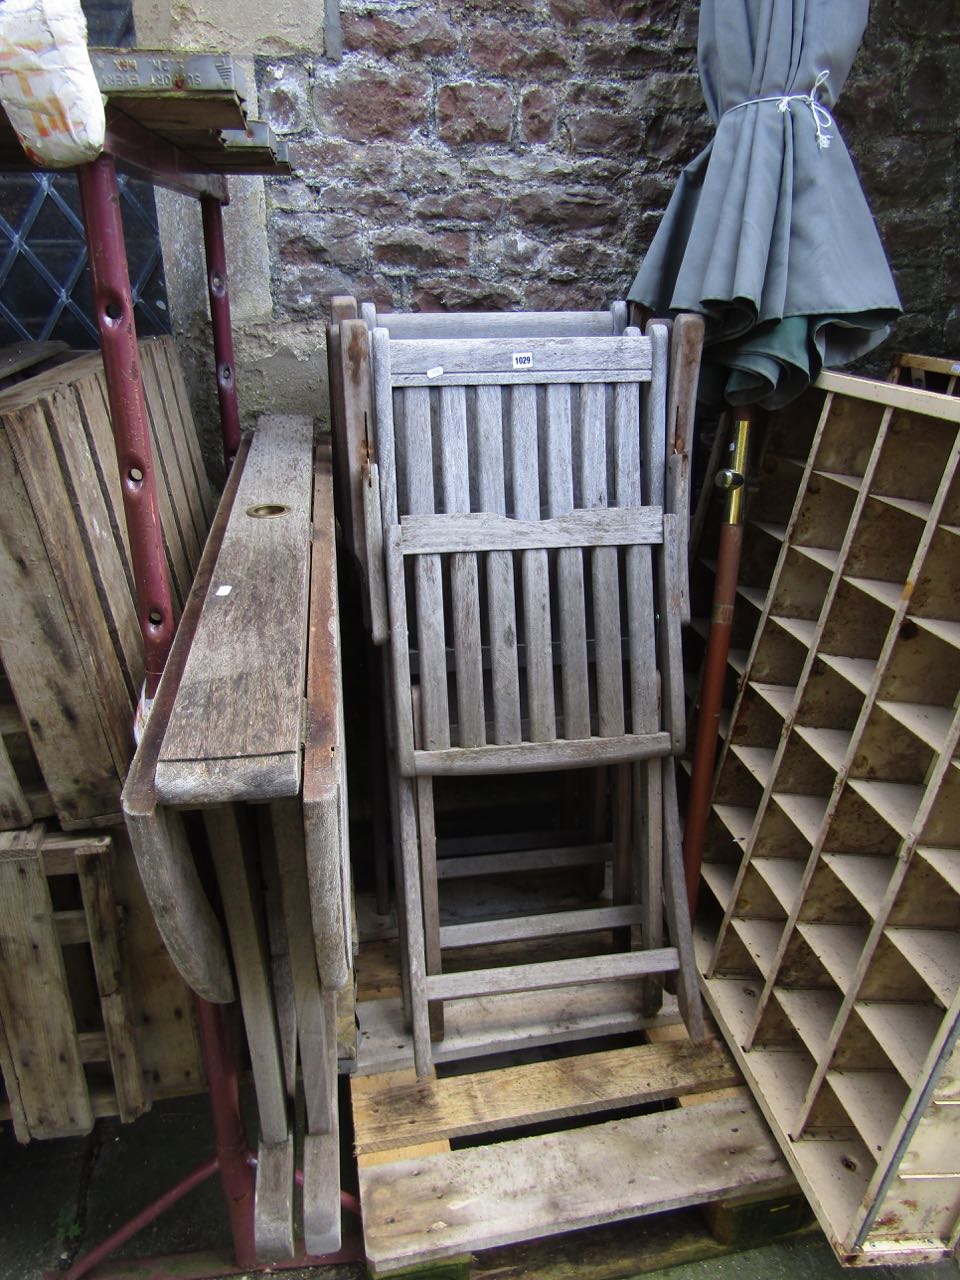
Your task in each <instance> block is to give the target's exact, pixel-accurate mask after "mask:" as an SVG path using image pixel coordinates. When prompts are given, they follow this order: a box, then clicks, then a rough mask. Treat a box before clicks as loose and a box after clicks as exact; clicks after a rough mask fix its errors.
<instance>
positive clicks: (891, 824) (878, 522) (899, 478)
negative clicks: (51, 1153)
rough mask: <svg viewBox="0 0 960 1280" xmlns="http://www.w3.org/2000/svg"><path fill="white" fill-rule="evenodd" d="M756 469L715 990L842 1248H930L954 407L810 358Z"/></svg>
mask: <svg viewBox="0 0 960 1280" xmlns="http://www.w3.org/2000/svg"><path fill="white" fill-rule="evenodd" d="M811 417H813V418H815V420H816V426H815V430H814V432H813V438H812V441H811V448H810V452H809V457H808V460H807V462H806V464H805V465H804V466H803V468H802V469H799V468H796V473H798V483H797V486H796V497H795V500H794V502H793V506H792V510H791V511H790V513H789V516H785V515H784V512H783V506H784V502H785V497H786V495H787V494H788V492H789V485H786V484H785V482H784V480H783V477H784V473H785V472H787V471H789V468H790V464H789V462H786V461H785V459H784V457H783V456H782V454H781V452H780V450H781V449H782V441H783V440H785V439H788V438H789V436H790V434H791V432H796V433H797V441H798V443H801V444H802V443H803V442H804V440H803V436H804V427H805V426H809V423H810V421H811ZM762 468H763V470H764V471H765V473H767V474H770V475H771V476H772V477H773V483H772V484H771V485H770V489H769V493H768V496H767V497H766V498H764V499H762V500H761V501H765V502H766V504H767V507H768V508H770V510H769V512H763V511H761V512H760V513H759V514H760V515H762V516H763V517H764V519H763V520H761V521H760V523H761V524H763V526H764V529H763V532H764V533H765V534H766V536H767V537H768V538H769V539H773V540H774V541H775V543H776V544H777V545H778V547H779V551H778V554H777V560H776V566H775V568H774V571H773V576H772V579H771V583H770V588H769V591H768V592H767V593H766V595H765V597H764V598H763V601H762V603H760V604H759V605H758V604H757V602H756V592H755V591H751V590H750V589H749V588H748V591H747V592H746V593H744V598H745V601H746V606H747V607H748V608H749V607H753V608H754V609H755V610H757V611H758V612H759V618H758V620H757V626H756V631H755V634H754V639H753V641H752V644H751V645H750V650H749V654H748V657H747V659H746V662H745V666H744V670H743V672H742V678H741V682H740V689H739V693H738V696H737V700H736V704H735V706H734V710H733V713H732V717H731V725H730V730H729V732H728V734H727V738H726V741H725V744H724V747H723V750H722V753H721V759H720V763H719V767H718V773H717V782H716V788H715V794H714V806H713V814H712V818H711V825H710V828H709V830H708V843H707V849H706V850H705V859H706V861H705V865H704V883H705V885H706V887H707V889H708V890H709V891H710V892H709V894H708V895H705V896H707V897H711V896H712V899H713V902H712V904H709V903H708V904H707V905H708V909H707V911H706V912H705V913H704V915H703V919H702V920H701V923H700V926H699V929H698V935H699V936H698V945H699V949H700V957H701V964H702V970H703V973H704V980H705V989H706V993H707V999H708V1001H709V1003H710V1005H711V1007H712V1010H713V1012H714V1015H715V1016H716V1017H717V1020H718V1022H719V1023H720V1025H721V1027H722V1029H723V1030H724V1032H725V1034H726V1035H727V1037H728V1039H729V1040H730V1042H731V1045H732V1046H733V1048H734V1051H735V1053H736V1055H737V1057H738V1059H739V1061H740V1065H741V1067H742V1068H743V1070H744V1072H745V1073H746V1075H747V1078H748V1081H749V1082H750V1083H751V1085H752V1087H753V1089H754V1091H755V1093H756V1094H757V1097H758V1100H759V1101H760V1103H761V1106H762V1107H763V1109H764V1111H765V1114H766V1116H767V1119H768V1121H769V1122H770V1124H771V1126H772V1127H773V1130H774V1132H775V1134H776V1135H777V1137H778V1138H779V1140H780V1142H781V1145H782V1146H783V1148H784V1151H785V1153H786V1154H787V1156H788V1158H789V1159H790V1161H791V1163H792V1165H793V1167H794V1170H795V1172H796V1173H797V1176H798V1178H799V1179H800V1181H801V1183H802V1185H803V1186H804V1188H805V1190H806V1192H807V1194H808V1196H809V1197H810V1199H811V1202H812V1204H813V1206H814V1208H815V1209H816V1211H817V1214H818V1216H819V1218H820V1220H821V1223H822V1225H823V1226H824V1228H825V1230H826V1232H827V1234H828V1236H829V1237H830V1239H831V1242H832V1243H833V1245H834V1248H835V1249H836V1251H837V1253H838V1255H839V1256H840V1257H841V1258H842V1259H844V1260H845V1261H848V1262H851V1263H883V1262H891V1261H897V1260H899V1261H908V1260H909V1261H931V1260H935V1259H937V1258H942V1257H945V1256H948V1255H950V1254H951V1253H953V1252H955V1251H956V1249H957V1244H958V1239H960V1051H958V1050H957V1047H956V1046H957V1039H958V1032H960V759H958V755H960V747H958V743H960V713H958V699H960V556H958V554H957V552H958V548H960V542H958V538H960V530H958V524H960V411H958V404H957V401H956V400H955V399H953V398H948V397H946V396H940V395H937V394H934V393H930V392H924V391H916V390H913V389H909V388H903V387H897V386H895V385H892V384H884V383H875V382H870V381H867V380H865V379H857V378H850V377H847V376H843V375H834V374H825V375H823V376H822V377H821V379H820V381H819V382H818V384H817V386H816V388H814V389H812V390H811V391H810V392H809V393H808V395H807V396H806V397H805V398H804V401H802V402H801V405H800V406H799V407H798V408H797V409H796V410H794V411H793V413H792V415H791V412H789V411H788V412H787V413H785V414H783V415H781V416H780V420H779V421H778V423H777V425H776V427H775V428H774V431H773V432H772V435H771V438H770V441H769V443H768V447H767V453H766V455H765V458H764V459H763V461H762ZM778 504H779V507H778ZM752 515H753V519H754V521H757V519H758V512H757V509H756V507H755V508H754V511H753V513H752ZM751 596H752V597H753V599H751ZM746 625H747V626H748V625H749V622H748V623H747V624H746ZM711 905H712V908H713V910H712V912H711V910H710V909H709V908H710V906H711Z"/></svg>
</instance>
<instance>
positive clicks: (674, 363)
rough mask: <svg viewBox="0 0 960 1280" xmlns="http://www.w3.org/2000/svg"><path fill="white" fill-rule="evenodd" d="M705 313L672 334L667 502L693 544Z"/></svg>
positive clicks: (684, 594)
mask: <svg viewBox="0 0 960 1280" xmlns="http://www.w3.org/2000/svg"><path fill="white" fill-rule="evenodd" d="M703 333H704V322H703V316H698V315H693V314H692V313H685V314H683V315H679V316H677V318H676V319H675V320H674V322H673V332H672V333H671V335H670V386H669V392H668V401H667V491H666V495H665V498H664V504H665V506H666V509H667V511H672V512H673V513H674V514H675V515H676V516H678V517H679V519H680V544H681V546H682V547H684V548H688V547H689V544H690V466H691V460H692V457H693V446H694V429H695V425H696V407H697V382H698V378H699V374H700V356H701V352H702V350H703ZM681 598H682V604H681V610H680V620H681V622H684V623H687V622H689V621H690V583H689V576H688V574H687V573H685V574H684V577H683V582H682V584H681Z"/></svg>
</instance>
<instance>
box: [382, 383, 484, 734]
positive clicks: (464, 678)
mask: <svg viewBox="0 0 960 1280" xmlns="http://www.w3.org/2000/svg"><path fill="white" fill-rule="evenodd" d="M440 447H441V459H442V472H443V509H444V511H445V512H447V513H452V512H458V511H459V512H468V511H469V510H470V475H469V460H468V451H467V401H466V395H465V393H464V389H463V387H447V388H444V389H443V390H442V391H441V392H440ZM401 523H402V522H401ZM450 595H451V612H452V621H453V649H454V654H455V656H456V664H457V666H456V670H457V722H458V730H459V741H460V745H461V746H463V747H480V746H483V744H484V743H485V741H486V723H485V716H484V708H483V665H482V661H481V656H480V582H479V575H478V566H477V557H476V556H475V555H472V554H470V553H467V554H466V555H454V556H452V557H451V560H450Z"/></svg>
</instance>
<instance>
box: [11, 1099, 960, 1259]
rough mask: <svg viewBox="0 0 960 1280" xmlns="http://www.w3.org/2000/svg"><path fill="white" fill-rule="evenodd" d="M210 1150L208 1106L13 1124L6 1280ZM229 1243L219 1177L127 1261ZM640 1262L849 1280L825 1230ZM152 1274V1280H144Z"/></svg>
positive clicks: (139, 1200) (75, 1242)
mask: <svg viewBox="0 0 960 1280" xmlns="http://www.w3.org/2000/svg"><path fill="white" fill-rule="evenodd" d="M211 1151H212V1135H211V1131H210V1123H209V1115H208V1110H207V1106H206V1102H205V1099H203V1098H185V1099H182V1100H173V1101H167V1102H163V1103H159V1104H157V1105H156V1106H155V1107H154V1108H153V1110H152V1111H151V1112H149V1113H148V1114H147V1115H145V1116H143V1117H142V1118H141V1119H140V1120H138V1121H137V1122H136V1124H134V1125H121V1124H120V1123H119V1122H117V1121H114V1120H105V1121H100V1122H99V1123H98V1124H97V1126H96V1128H95V1129H94V1131H93V1133H92V1134H90V1135H89V1137H87V1138H79V1139H70V1140H63V1141H58V1142H33V1143H30V1144H29V1145H28V1146H20V1145H19V1144H18V1143H17V1142H16V1141H15V1140H14V1138H13V1135H12V1132H11V1131H10V1126H5V1129H4V1132H3V1133H2V1134H0V1280H41V1278H42V1276H43V1273H44V1272H45V1271H46V1270H48V1269H60V1268H64V1269H65V1268H66V1267H67V1266H69V1264H70V1262H72V1261H73V1260H74V1259H76V1258H78V1257H80V1256H82V1255H83V1254H84V1253H85V1252H86V1251H87V1250H88V1249H90V1248H91V1247H92V1246H93V1245H95V1244H96V1243H98V1242H99V1241H100V1240H102V1239H103V1238H104V1236H106V1235H107V1234H108V1233H109V1232H111V1231H113V1230H115V1229H116V1228H117V1227H118V1226H119V1225H120V1224H121V1223H122V1222H124V1221H125V1220H126V1219H127V1218H128V1217H129V1216H130V1215H131V1214H132V1213H134V1212H135V1211H136V1210H138V1209H139V1208H141V1207H142V1206H143V1205H144V1204H145V1203H147V1202H149V1201H150V1200H151V1199H152V1198H154V1197H155V1196H157V1195H159V1194H160V1193H161V1192H163V1191H165V1190H166V1189H167V1188H168V1187H169V1186H170V1185H171V1183H173V1182H174V1181H175V1180H176V1179H177V1178H179V1177H181V1176H182V1175H183V1174H184V1173H186V1172H187V1171H189V1170H190V1169H191V1168H193V1167H194V1166H196V1165H198V1164H200V1163H201V1162H202V1161H203V1160H205V1159H207V1158H208V1157H209V1155H210V1153H211ZM228 1245H229V1229H228V1225H227V1219H226V1213H225V1211H224V1207H223V1204H222V1201H221V1199H220V1191H219V1184H218V1182H217V1181H216V1180H215V1179H212V1180H211V1181H210V1182H209V1183H207V1184H206V1185H205V1186H203V1187H201V1188H200V1189H198V1190H197V1191H194V1192H193V1193H192V1194H191V1195H190V1196H189V1197H188V1198H186V1199H185V1200H184V1201H182V1202H181V1203H180V1204H179V1205H178V1206H176V1207H175V1208H174V1209H173V1210H172V1211H171V1212H170V1213H168V1214H167V1215H166V1216H165V1217H163V1218H162V1219H160V1220H159V1221H158V1222H157V1223H155V1224H154V1225H153V1226H151V1227H149V1228H147V1229H146V1230H145V1231H144V1232H143V1233H142V1234H141V1235H139V1236H138V1237H137V1238H136V1239H134V1240H132V1241H131V1242H130V1243H129V1244H128V1245H127V1246H126V1247H125V1248H124V1249H123V1250H122V1251H121V1254H120V1256H123V1257H136V1256H138V1255H143V1254H154V1255H156V1254H160V1255H164V1254H171V1253H180V1252H186V1251H190V1250H197V1249H213V1248H218V1247H226V1246H228ZM638 1264H639V1265H638V1268H637V1271H638V1273H639V1272H644V1273H645V1275H646V1276H647V1277H648V1280H649V1277H651V1276H654V1277H655V1276H664V1277H666V1276H669V1280H830V1278H831V1277H838V1278H839V1277H842V1276H844V1275H846V1276H849V1275H850V1272H847V1271H844V1269H843V1268H841V1267H840V1266H839V1264H838V1263H837V1262H836V1260H835V1258H834V1256H833V1254H832V1252H831V1251H830V1249H829V1247H828V1245H827V1244H826V1242H825V1241H824V1240H823V1238H822V1237H821V1236H820V1235H819V1234H818V1233H815V1232H814V1233H810V1234H806V1235H803V1236H799V1237H794V1238H793V1239H790V1240H786V1241H783V1242H781V1243H778V1244H775V1245H768V1246H764V1247H761V1248H756V1249H752V1250H750V1251H748V1252H745V1253H737V1254H731V1255H728V1256H726V1257H719V1258H717V1257H714V1258H710V1259H709V1260H707V1261H703V1262H690V1263H685V1264H681V1265H678V1266H672V1267H670V1268H669V1269H668V1270H664V1271H653V1272H651V1271H648V1270H646V1267H645V1266H644V1264H643V1261H642V1260H641V1259H639V1258H638ZM647 1266H649V1262H648V1263H647ZM570 1268H571V1269H570V1270H569V1271H568V1268H567V1267H564V1268H563V1270H564V1271H568V1274H569V1275H570V1276H572V1277H575V1276H577V1275H578V1274H579V1271H578V1268H577V1264H576V1262H575V1261H574V1260H573V1259H572V1258H571V1262H570ZM484 1270H485V1269H481V1273H483V1271H484ZM523 1270H524V1275H525V1277H529V1276H531V1275H536V1270H534V1271H533V1272H531V1271H530V1270H529V1269H527V1268H524V1269H523ZM550 1270H551V1272H552V1271H553V1268H551V1269H550ZM511 1271H512V1269H511ZM150 1274H151V1273H150V1272H144V1277H145V1280H146V1278H147V1277H148V1276H149V1275H150ZM152 1274H153V1275H156V1272H153V1273H152ZM283 1274H285V1275H287V1276H289V1277H291V1278H292V1280H309V1278H311V1277H312V1278H314V1280H316V1278H317V1277H319V1276H321V1275H322V1277H323V1280H362V1278H363V1277H365V1275H366V1273H365V1271H364V1269H363V1268H361V1267H338V1268H335V1269H334V1268H328V1269H327V1270H326V1271H324V1272H318V1271H316V1270H314V1271H309V1272H308V1271H302V1272H285V1273H283ZM493 1274H500V1275H503V1271H502V1270H501V1269H499V1268H495V1269H494V1273H493ZM544 1274H545V1273H544ZM869 1274H870V1275H871V1276H872V1277H875V1278H876V1280H957V1275H958V1268H957V1264H956V1263H954V1262H947V1263H942V1264H939V1265H937V1266H926V1267H909V1268H908V1267H883V1268H879V1269H877V1270H871V1272H870V1273H869ZM545 1280H549V1278H548V1277H546V1275H545ZM608 1280H612V1277H608Z"/></svg>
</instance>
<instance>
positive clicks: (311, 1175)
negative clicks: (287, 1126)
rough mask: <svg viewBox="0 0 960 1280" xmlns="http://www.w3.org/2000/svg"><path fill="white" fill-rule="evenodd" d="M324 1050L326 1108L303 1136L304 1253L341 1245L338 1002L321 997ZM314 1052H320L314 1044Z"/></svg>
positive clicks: (309, 1123)
mask: <svg viewBox="0 0 960 1280" xmlns="http://www.w3.org/2000/svg"><path fill="white" fill-rule="evenodd" d="M321 1005H322V1009H321V1013H322V1027H323V1053H322V1057H321V1059H320V1061H319V1063H318V1064H317V1065H318V1067H319V1068H320V1071H321V1072H322V1074H323V1076H324V1078H325V1079H326V1082H327V1084H326V1095H327V1098H328V1106H329V1110H328V1112H327V1114H326V1116H325V1117H324V1118H323V1121H322V1123H320V1121H319V1120H311V1116H310V1113H309V1110H308V1113H307V1132H306V1133H305V1134H304V1138H303V1235H304V1242H305V1244H306V1247H307V1252H308V1253H311V1254H322V1253H335V1252H336V1251H337V1250H338V1249H339V1248H340V1114H339V1108H338V1105H337V1001H336V995H335V993H334V992H332V991H325V992H324V993H323V995H322V997H321ZM316 1052H320V1046H317V1048H316Z"/></svg>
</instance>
